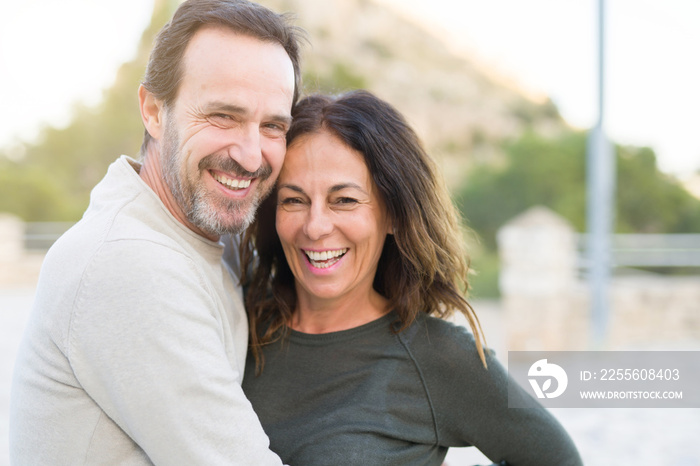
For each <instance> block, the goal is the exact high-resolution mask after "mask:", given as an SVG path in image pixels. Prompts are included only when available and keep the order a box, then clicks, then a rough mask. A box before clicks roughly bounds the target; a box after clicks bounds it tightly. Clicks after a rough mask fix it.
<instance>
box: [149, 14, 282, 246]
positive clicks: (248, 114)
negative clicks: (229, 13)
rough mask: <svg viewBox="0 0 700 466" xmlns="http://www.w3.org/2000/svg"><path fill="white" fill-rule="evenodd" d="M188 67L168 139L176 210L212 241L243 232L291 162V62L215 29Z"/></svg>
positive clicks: (199, 39)
mask: <svg viewBox="0 0 700 466" xmlns="http://www.w3.org/2000/svg"><path fill="white" fill-rule="evenodd" d="M183 69H184V73H183V80H182V82H181V83H180V87H179V89H178V94H177V98H176V99H175V102H174V103H173V105H171V106H168V107H166V108H165V114H164V115H165V120H164V121H165V132H164V134H163V137H162V138H161V141H160V143H161V151H160V152H161V157H162V158H161V161H162V167H163V168H162V169H163V178H164V181H165V183H166V185H167V186H168V188H169V189H170V192H171V193H172V195H173V197H174V201H175V203H174V204H175V205H174V206H173V207H174V208H176V209H179V210H180V212H179V213H181V214H182V215H183V216H184V218H185V219H186V222H188V223H189V225H188V226H189V227H190V228H192V229H193V230H194V231H198V232H200V233H202V234H204V235H205V236H208V237H217V236H219V235H221V234H224V233H237V232H240V231H241V230H243V229H244V228H246V227H247V226H248V225H249V224H250V223H251V222H252V221H253V219H254V217H255V211H256V209H257V207H258V204H259V203H260V201H261V200H262V199H264V197H265V196H266V195H267V194H268V193H269V192H270V190H271V189H272V186H273V185H274V182H275V180H276V179H277V175H278V174H279V172H280V169H281V167H282V163H283V161H284V154H285V146H286V138H285V136H286V132H287V130H288V128H289V124H290V122H291V115H290V112H291V106H292V99H293V93H294V69H293V66H292V63H291V60H290V59H289V56H288V55H287V53H286V52H285V50H284V48H282V46H280V45H278V44H275V43H271V42H262V41H260V40H258V39H254V38H251V37H248V36H242V35H238V34H235V33H233V32H231V31H229V30H226V29H223V28H211V27H207V28H203V29H201V30H200V31H198V32H197V33H196V34H195V36H194V37H193V38H192V40H191V42H190V44H189V45H188V47H187V49H186V51H185V56H184V59H183ZM193 227H194V228H193Z"/></svg>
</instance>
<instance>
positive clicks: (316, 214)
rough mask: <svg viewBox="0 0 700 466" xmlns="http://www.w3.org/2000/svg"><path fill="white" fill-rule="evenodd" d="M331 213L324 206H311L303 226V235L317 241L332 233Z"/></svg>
mask: <svg viewBox="0 0 700 466" xmlns="http://www.w3.org/2000/svg"><path fill="white" fill-rule="evenodd" d="M331 216H332V213H331V212H329V210H328V209H327V208H325V206H323V207H320V206H312V207H311V209H309V213H308V215H307V217H306V223H305V224H304V234H305V235H306V236H307V237H308V238H309V239H310V240H312V241H316V240H319V239H321V238H323V237H324V236H326V235H328V234H330V233H331V232H332V231H333V218H332V217H331Z"/></svg>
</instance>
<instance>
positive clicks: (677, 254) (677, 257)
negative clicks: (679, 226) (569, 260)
mask: <svg viewBox="0 0 700 466" xmlns="http://www.w3.org/2000/svg"><path fill="white" fill-rule="evenodd" d="M585 247H586V235H579V238H578V250H579V258H580V259H579V264H580V266H581V267H580V268H581V269H584V270H586V269H588V267H587V265H588V264H587V263H586V258H585V255H584V253H585ZM611 256H612V257H611V264H612V266H613V267H700V234H616V235H613V236H612V247H611Z"/></svg>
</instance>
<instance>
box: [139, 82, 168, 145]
mask: <svg viewBox="0 0 700 466" xmlns="http://www.w3.org/2000/svg"><path fill="white" fill-rule="evenodd" d="M139 107H140V109H141V120H142V121H143V126H145V127H146V131H148V134H150V135H151V137H152V138H153V139H156V140H160V138H161V136H162V135H163V102H161V101H160V100H158V99H157V98H156V96H154V95H153V94H152V93H151V92H150V91H149V90H148V89H146V88H145V87H144V86H143V84H141V85H140V86H139Z"/></svg>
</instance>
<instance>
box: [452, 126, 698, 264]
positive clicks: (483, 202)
mask: <svg viewBox="0 0 700 466" xmlns="http://www.w3.org/2000/svg"><path fill="white" fill-rule="evenodd" d="M505 152H506V154H507V164H506V165H505V167H502V168H496V167H493V166H481V167H478V168H476V169H475V170H474V171H473V172H472V173H471V174H470V176H469V177H468V178H467V180H466V181H465V182H464V184H463V185H462V187H461V188H460V189H458V190H457V193H456V201H457V204H458V205H459V206H460V208H461V211H462V214H463V216H464V217H465V218H466V219H467V220H468V223H469V226H470V227H471V228H472V229H474V230H475V231H476V232H477V233H478V234H479V235H480V236H481V237H482V240H483V242H484V245H485V246H486V247H487V248H488V249H491V250H495V248H496V242H495V235H496V231H497V230H498V229H499V228H500V227H501V226H502V225H503V224H504V223H506V222H507V221H508V220H510V219H511V218H513V217H515V216H516V215H518V214H520V213H521V212H523V211H525V210H527V209H528V208H530V207H533V206H536V205H544V206H547V207H549V208H550V209H552V210H554V211H555V212H557V213H559V214H560V215H562V216H563V217H564V218H566V219H567V220H568V221H569V222H571V223H572V224H573V226H574V228H576V229H577V230H578V231H584V230H585V213H586V197H585V188H586V173H585V161H586V135H585V134H584V133H565V134H564V135H562V136H560V137H558V138H556V139H547V138H544V137H542V136H538V135H535V134H526V135H524V136H523V137H522V138H520V139H518V140H517V141H514V142H512V143H510V144H508V145H506V147H505ZM616 157H617V193H616V215H617V219H616V221H617V222H616V224H617V226H616V231H617V232H620V233H623V232H625V233H629V232H634V233H688V232H697V231H700V201H699V200H698V199H696V198H694V197H692V196H691V195H690V194H689V193H688V192H687V191H685V189H683V187H682V186H681V185H680V184H679V183H678V182H677V181H676V180H674V179H673V178H671V177H669V176H666V175H664V174H662V173H660V172H659V171H658V169H657V166H656V156H655V155H654V152H653V151H652V150H651V149H649V148H635V147H618V148H616Z"/></svg>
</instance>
